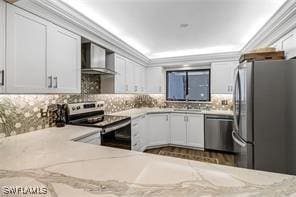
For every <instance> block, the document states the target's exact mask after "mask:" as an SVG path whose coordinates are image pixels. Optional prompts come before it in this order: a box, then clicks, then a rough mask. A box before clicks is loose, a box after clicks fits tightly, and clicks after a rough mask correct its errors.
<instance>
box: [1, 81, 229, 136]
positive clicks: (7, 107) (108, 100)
mask: <svg viewBox="0 0 296 197" xmlns="http://www.w3.org/2000/svg"><path fill="white" fill-rule="evenodd" d="M94 86H95V85H94ZM94 89H95V88H94ZM98 100H100V101H105V111H106V113H113V112H117V111H122V110H127V109H131V108H135V107H174V108H182V107H185V104H184V103H180V102H166V100H165V96H164V95H133V94H90V93H89V92H88V93H82V94H77V95H72V94H71V95H66V94H59V95H1V96H0V137H5V136H10V135H16V134H21V133H25V132H30V131H35V130H39V129H42V128H47V127H52V126H54V120H53V115H52V114H49V116H48V117H45V118H44V117H41V113H40V110H41V109H47V107H48V106H49V105H51V104H56V103H73V102H82V101H98ZM222 100H225V101H226V103H227V104H228V105H222ZM190 105H191V107H192V108H198V107H202V108H203V107H207V108H211V109H213V110H221V109H222V110H230V109H231V107H232V101H231V95H214V96H213V97H212V102H211V103H206V104H204V103H191V104H190Z"/></svg>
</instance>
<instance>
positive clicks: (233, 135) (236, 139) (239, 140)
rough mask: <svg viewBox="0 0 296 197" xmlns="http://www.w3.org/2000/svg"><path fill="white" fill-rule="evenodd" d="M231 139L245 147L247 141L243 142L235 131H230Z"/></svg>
mask: <svg viewBox="0 0 296 197" xmlns="http://www.w3.org/2000/svg"><path fill="white" fill-rule="evenodd" d="M232 139H233V140H234V141H235V142H236V143H237V144H238V145H240V146H241V147H245V146H246V145H247V143H245V142H244V141H243V140H242V139H240V137H238V135H237V134H236V132H235V131H232Z"/></svg>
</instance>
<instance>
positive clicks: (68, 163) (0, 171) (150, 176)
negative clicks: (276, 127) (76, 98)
mask: <svg viewBox="0 0 296 197" xmlns="http://www.w3.org/2000/svg"><path fill="white" fill-rule="evenodd" d="M94 131H95V129H93V128H85V127H77V126H67V127H65V128H59V129H58V128H50V129H45V130H40V131H36V132H30V133H26V134H21V135H17V136H13V137H8V138H2V139H0V157H1V162H0V186H1V188H2V187H3V186H30V187H32V186H40V187H46V188H48V191H49V192H48V193H47V194H46V195H32V196H62V197H64V196H66V197H67V196H70V197H74V196H79V197H80V196H83V197H88V196H91V197H93V196H153V197H154V196H161V197H163V196H177V197H180V196H296V177H295V176H288V175H282V174H275V173H267V172H260V171H253V170H246V169H240V168H234V167H227V166H222V165H215V164H208V163H203V162H197V161H189V160H183V159H177V158H171V157H165V156H159V155H153V154H148V153H140V152H134V151H127V150H121V149H115V148H109V147H103V146H98V145H92V144H84V143H80V142H74V141H71V139H74V138H77V137H79V136H81V135H85V134H87V133H90V132H94ZM0 192H1V191H0ZM1 194H2V193H1ZM0 196H1V195H0ZM3 196H6V195H3ZM7 196H8V195H7ZM11 196H14V195H11ZM24 196H26V195H24Z"/></svg>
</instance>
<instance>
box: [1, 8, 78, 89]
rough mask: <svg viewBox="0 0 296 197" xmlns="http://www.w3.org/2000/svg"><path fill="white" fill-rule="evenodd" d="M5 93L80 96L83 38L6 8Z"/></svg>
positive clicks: (44, 21) (13, 9)
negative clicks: (71, 94) (75, 94)
mask: <svg viewBox="0 0 296 197" xmlns="http://www.w3.org/2000/svg"><path fill="white" fill-rule="evenodd" d="M6 24H7V39H6V42H7V47H6V49H7V50H6V62H7V65H6V77H7V79H6V82H7V84H6V92H7V93H80V83H81V81H80V72H81V71H80V62H81V61H80V56H81V54H80V47H81V46H80V44H81V43H80V37H79V36H77V35H74V34H72V33H70V32H69V31H66V30H64V29H62V28H59V27H57V26H55V25H53V24H52V23H50V22H48V21H46V20H44V19H41V18H39V17H37V16H36V15H33V14H31V13H28V12H26V11H24V10H22V9H19V8H17V7H15V6H13V5H10V4H7V23H6Z"/></svg>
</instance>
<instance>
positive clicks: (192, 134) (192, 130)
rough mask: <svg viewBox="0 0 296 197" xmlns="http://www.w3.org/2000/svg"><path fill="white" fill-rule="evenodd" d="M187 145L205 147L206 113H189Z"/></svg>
mask: <svg viewBox="0 0 296 197" xmlns="http://www.w3.org/2000/svg"><path fill="white" fill-rule="evenodd" d="M187 145H188V146H192V147H198V148H204V115H203V114H188V115H187Z"/></svg>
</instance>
